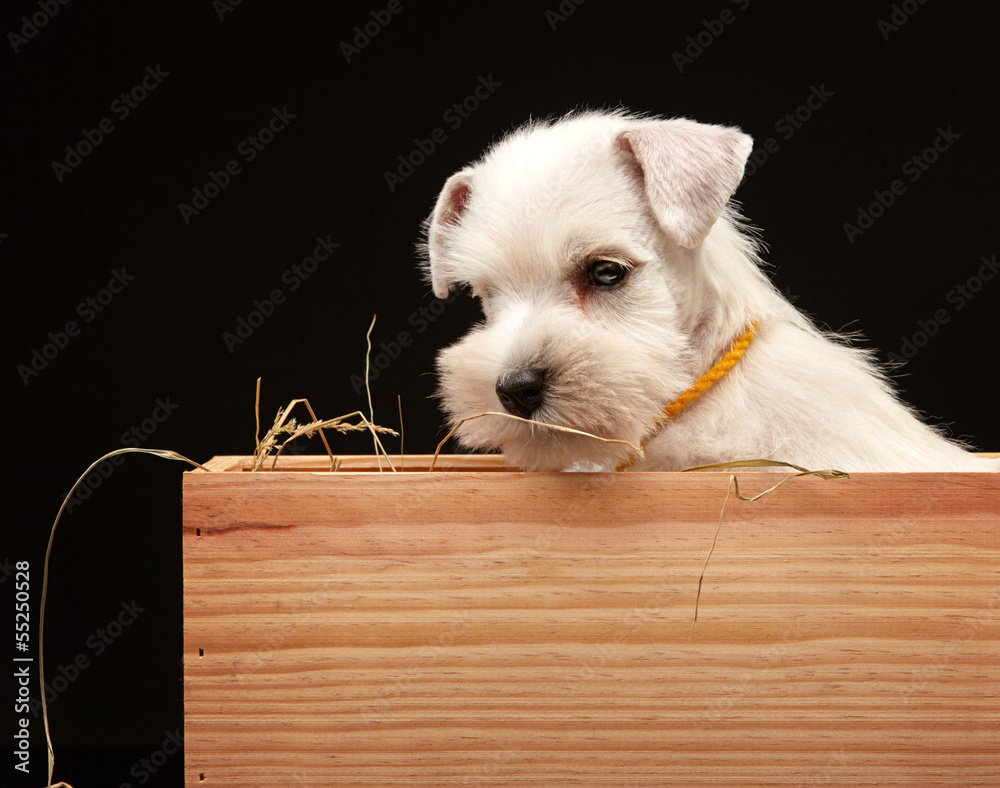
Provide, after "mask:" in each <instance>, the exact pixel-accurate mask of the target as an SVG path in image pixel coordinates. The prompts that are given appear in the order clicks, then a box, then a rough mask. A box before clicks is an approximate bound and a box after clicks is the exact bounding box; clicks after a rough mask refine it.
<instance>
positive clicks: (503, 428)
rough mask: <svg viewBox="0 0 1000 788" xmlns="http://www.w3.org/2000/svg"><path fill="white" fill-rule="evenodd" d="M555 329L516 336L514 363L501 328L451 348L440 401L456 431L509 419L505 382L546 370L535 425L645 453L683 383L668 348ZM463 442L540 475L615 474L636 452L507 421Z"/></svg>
mask: <svg viewBox="0 0 1000 788" xmlns="http://www.w3.org/2000/svg"><path fill="white" fill-rule="evenodd" d="M549 329H550V330H549V331H547V332H544V333H542V334H541V335H537V336H534V337H532V338H533V339H534V340H535V341H533V342H527V343H525V342H524V340H525V337H524V336H523V335H521V336H516V337H514V338H513V346H514V347H519V348H520V351H519V352H516V353H515V354H514V356H513V357H512V356H510V355H509V353H510V348H511V347H512V337H511V335H510V333H509V331H507V330H506V329H504V328H502V327H480V328H478V329H476V330H474V331H473V332H472V333H471V334H469V335H468V336H466V337H465V338H464V339H463V340H461V341H460V342H458V343H457V344H455V345H452V346H451V347H449V348H446V349H445V350H443V351H442V352H441V354H440V355H439V357H438V371H439V378H440V381H441V388H440V396H441V398H442V402H443V406H444V408H445V410H446V412H447V413H448V416H449V420H450V422H451V424H452V425H454V424H457V423H458V422H459V421H461V420H462V419H465V418H468V417H469V416H474V415H477V414H479V413H485V412H487V411H496V412H500V413H503V412H504V408H503V406H502V405H501V404H500V402H499V400H498V398H497V395H496V391H495V387H496V381H497V378H498V377H499V376H500V375H502V374H504V373H505V372H509V371H510V370H511V369H512V368H516V367H517V366H519V365H521V366H524V365H529V364H530V365H535V366H540V367H542V368H544V369H546V388H545V401H544V404H543V405H542V406H541V407H540V408H539V409H538V410H536V411H535V412H534V413H533V414H532V419H531V420H532V421H533V422H547V423H550V424H555V425H559V426H563V427H569V428H571V429H574V430H580V431H582V432H587V433H590V434H592V435H597V436H599V437H601V438H607V439H613V440H624V441H629V442H630V443H633V444H636V445H638V444H639V443H640V442H641V441H642V440H643V438H645V437H647V435H648V432H649V430H650V428H651V426H652V425H653V424H654V423H655V421H656V419H657V418H658V416H659V415H660V413H661V412H662V408H663V405H664V404H665V402H666V401H667V400H668V399H669V398H670V397H671V396H673V394H675V393H677V392H675V391H673V390H672V389H673V387H672V386H671V385H670V384H669V383H668V381H670V380H679V379H682V376H681V374H680V371H681V368H682V363H681V360H680V356H679V354H678V353H676V352H671V351H670V350H669V347H670V345H671V343H670V342H669V341H667V338H666V337H651V336H649V335H648V334H645V335H643V336H642V337H641V338H640V337H639V336H635V337H629V336H622V335H620V334H619V335H615V336H613V337H612V336H610V335H609V334H608V333H607V332H606V331H599V330H594V329H589V328H588V327H587V326H584V327H583V328H581V327H580V326H579V325H574V326H573V330H566V327H565V326H560V325H558V324H557V325H555V326H551V325H550V327H549ZM557 337H558V339H557ZM658 340H659V341H658ZM512 358H513V360H511V359H512ZM648 370H657V371H658V374H651V373H650V372H649V371H648ZM664 372H665V373H666V374H664ZM456 437H457V438H458V439H459V441H460V443H461V444H462V445H463V446H465V447H467V448H470V449H474V450H486V451H490V450H494V449H500V450H501V451H502V452H503V453H504V455H505V457H506V458H507V460H508V462H510V463H511V464H512V465H514V466H517V467H519V468H524V469H526V470H532V471H555V470H563V469H566V468H569V467H571V466H575V465H576V466H578V465H580V464H585V465H591V466H600V467H603V468H612V467H614V466H615V465H616V464H617V463H618V462H619V461H620V460H622V459H624V458H626V457H628V456H630V455H631V452H632V450H631V449H630V448H629V447H628V446H625V445H623V444H620V443H606V442H604V441H600V440H595V439H594V438H589V437H586V436H582V435H574V434H569V433H565V432H562V431H559V430H552V429H549V428H547V427H544V426H540V425H539V424H536V423H525V422H522V421H518V420H515V419H509V418H504V417H501V416H486V417H483V418H480V419H474V420H471V421H466V422H465V423H464V424H462V426H461V427H460V428H459V429H458V432H457V433H456Z"/></svg>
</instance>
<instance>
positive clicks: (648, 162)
mask: <svg viewBox="0 0 1000 788" xmlns="http://www.w3.org/2000/svg"><path fill="white" fill-rule="evenodd" d="M618 146H619V148H620V149H621V150H623V151H625V152H626V153H628V154H629V155H631V156H632V157H633V158H634V161H635V163H636V164H637V165H638V167H639V170H640V171H641V173H642V178H643V181H644V183H645V186H646V196H647V197H648V198H649V202H650V204H651V205H652V208H653V213H654V215H655V216H656V218H657V220H658V221H659V222H660V225H661V226H662V227H663V229H664V230H665V231H666V232H667V233H668V234H669V235H670V236H671V237H672V238H673V239H674V240H675V241H677V243H679V244H680V245H681V246H683V247H685V248H687V249H693V248H694V247H696V246H698V244H700V243H701V242H702V241H703V240H704V239H705V236H706V235H708V231H709V230H711V229H712V225H713V224H715V220H716V219H718V218H719V214H721V213H722V209H723V208H724V207H725V205H726V202H727V201H728V200H729V198H730V197H732V196H733V192H735V191H736V187H737V186H739V183H740V181H741V180H742V179H743V167H744V165H746V161H747V158H748V157H749V156H750V151H751V150H752V149H753V140H752V139H751V138H750V137H749V136H748V135H746V134H744V133H743V132H742V131H740V130H739V129H734V128H727V127H725V126H710V125H707V124H704V123H695V122H694V121H691V120H685V119H676V120H658V121H657V120H651V121H640V122H638V123H637V124H636V125H635V126H634V127H633V128H631V129H629V130H628V131H623V132H621V134H619V135H618Z"/></svg>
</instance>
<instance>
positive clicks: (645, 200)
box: [425, 113, 752, 470]
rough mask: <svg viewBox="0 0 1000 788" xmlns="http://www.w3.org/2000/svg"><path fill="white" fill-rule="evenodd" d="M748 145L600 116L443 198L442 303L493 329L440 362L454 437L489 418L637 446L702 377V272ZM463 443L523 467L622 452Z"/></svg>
mask: <svg viewBox="0 0 1000 788" xmlns="http://www.w3.org/2000/svg"><path fill="white" fill-rule="evenodd" d="M751 145H752V143H751V140H750V138H749V137H747V136H746V135H745V134H742V133H741V132H739V131H738V130H735V129H729V128H723V127H719V126H707V125H702V124H698V123H694V122H692V121H688V120H651V119H642V118H636V117H631V116H627V115H624V114H620V113H611V114H608V113H586V114H579V115H574V116H570V117H568V118H566V119H563V120H561V121H558V122H556V123H552V124H529V125H528V126H526V127H524V128H522V129H520V130H518V131H516V132H514V133H513V134H511V135H510V136H508V137H507V138H505V139H504V140H502V141H501V142H500V143H498V144H497V145H496V146H494V147H493V148H492V149H491V150H490V151H488V152H487V154H486V155H485V156H484V157H483V158H482V159H481V160H480V161H478V162H476V163H475V164H473V165H471V166H470V167H468V168H466V169H464V170H461V171H460V172H458V173H456V174H455V175H453V176H452V177H451V178H450V179H449V180H448V182H447V183H446V184H445V187H444V189H443V190H442V192H441V194H440V196H439V198H438V201H437V205H436V206H435V208H434V212H433V214H432V215H431V217H430V218H429V219H428V221H427V224H426V227H425V231H426V236H427V253H428V262H427V271H428V274H429V278H430V280H431V283H432V286H433V289H434V293H435V295H437V296H438V297H439V298H444V297H446V296H447V295H448V293H449V291H450V290H451V288H452V286H453V285H456V284H465V285H468V286H469V287H470V288H471V291H472V294H473V295H474V296H476V297H477V298H479V299H480V301H481V304H482V308H483V314H484V316H485V320H484V321H483V322H482V323H480V324H479V325H477V326H476V327H475V328H473V329H472V331H471V332H470V333H469V334H468V335H467V336H466V337H465V338H463V339H462V340H461V341H459V342H458V343H456V344H455V345H452V346H451V347H449V348H446V349H445V350H444V351H442V352H441V354H440V356H439V358H438V371H439V374H440V396H441V398H442V401H443V404H444V407H445V409H446V410H447V412H448V415H449V418H450V420H451V421H452V423H455V422H457V421H459V420H460V419H463V418H465V417H468V416H473V415H476V414H478V413H482V412H484V411H506V412H509V413H512V414H514V415H517V416H521V417H523V418H528V419H531V420H533V421H544V422H549V423H554V424H559V425H563V426H567V427H572V428H574V429H577V430H582V431H585V432H590V433H593V434H596V435H600V436H603V437H607V438H619V439H623V440H628V441H631V442H633V443H639V442H640V441H641V440H642V439H643V438H645V437H646V436H647V433H648V431H649V429H650V427H651V425H652V424H653V423H654V422H655V421H656V419H657V417H658V416H659V414H660V412H661V411H662V408H663V406H664V405H665V404H666V403H667V402H669V401H670V400H671V399H673V397H675V396H676V395H677V394H679V393H680V392H682V391H684V390H685V389H686V388H687V387H688V386H689V385H690V382H691V380H692V375H693V377H695V378H696V377H697V374H700V372H699V373H697V374H695V373H694V368H695V364H696V362H695V356H696V355H697V353H696V351H695V348H694V347H693V344H692V331H693V329H694V326H695V324H696V323H697V322H698V319H699V318H698V315H697V314H696V313H697V311H698V309H697V307H696V302H697V300H698V295H697V294H696V293H695V292H694V290H695V286H694V277H693V276H692V274H691V271H692V268H693V267H694V266H696V265H697V257H698V254H699V250H700V247H701V245H702V244H703V242H704V241H705V239H706V236H708V235H709V233H710V231H711V230H712V228H713V225H715V224H716V222H717V220H718V219H719V217H720V215H722V214H723V212H724V210H725V207H726V203H727V202H728V200H729V198H730V197H731V196H732V194H733V192H734V191H735V189H736V186H737V185H738V184H739V182H740V179H741V178H742V176H743V167H744V164H745V162H746V159H747V156H748V155H749V153H750V150H751ZM458 437H459V438H460V440H461V441H462V442H463V443H464V444H465V445H467V446H470V447H473V448H478V449H492V448H497V447H499V448H500V449H502V450H503V452H504V454H505V455H506V457H507V459H508V460H509V461H510V462H511V463H512V464H514V465H516V466H519V467H522V468H527V469H532V470H557V469H563V468H566V467H569V466H572V465H574V464H589V465H598V466H603V467H607V466H609V465H613V464H614V463H615V462H616V461H617V460H619V459H621V458H622V457H623V456H625V455H626V454H627V453H628V450H627V448H625V447H622V446H621V445H620V444H607V443H603V442H600V441H595V440H593V439H590V438H585V437H581V436H575V435H570V434H567V433H563V432H557V431H553V430H549V429H546V428H542V427H537V426H535V425H532V424H525V423H523V422H518V421H515V420H513V419H504V418H499V417H486V418H482V419H478V420H475V421H470V422H467V423H466V424H464V425H463V426H462V428H461V429H460V430H459V433H458Z"/></svg>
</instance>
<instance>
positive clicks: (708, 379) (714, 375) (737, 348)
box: [615, 320, 760, 473]
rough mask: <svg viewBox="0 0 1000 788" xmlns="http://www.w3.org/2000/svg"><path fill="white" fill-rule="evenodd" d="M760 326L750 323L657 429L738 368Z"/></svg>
mask: <svg viewBox="0 0 1000 788" xmlns="http://www.w3.org/2000/svg"><path fill="white" fill-rule="evenodd" d="M759 326H760V321H759V320H754V321H753V322H752V323H750V325H749V326H747V328H746V331H744V332H743V333H742V334H741V335H740V337H739V339H737V340H736V341H735V342H734V343H733V346H732V347H731V348H729V352H727V353H726V355H724V356H723V357H722V358H721V359H719V362H718V363H717V364H716V365H715V366H714V367H712V368H711V369H710V370H709V371H708V372H706V373H705V374H704V375H702V376H701V377H700V378H698V381H697V382H696V383H695V384H694V385H693V386H692V387H691V388H689V389H688V390H687V391H685V392H684V393H683V394H681V395H680V396H678V397H677V399H675V400H674V401H673V402H671V403H670V404H669V405H667V406H666V407H665V408H664V409H663V415H662V416H660V418H658V419H657V420H656V424H655V428H659V427H662V426H663V425H664V424H666V423H667V422H668V421H669V420H670V419H672V418H673V417H674V416H676V415H677V414H678V413H680V412H681V411H682V410H684V408H686V407H687V406H688V405H690V404H691V403H692V402H694V401H695V400H696V399H698V397H700V396H701V395H702V394H704V393H705V392H706V391H707V390H708V389H709V388H711V387H712V384H714V383H715V382H716V381H718V380H719V379H720V378H722V377H723V376H725V374H726V373H727V372H729V370H731V369H732V368H733V367H734V366H736V362H738V361H739V360H740V359H741V358H742V357H743V354H744V353H746V350H747V348H748V347H750V342H751V341H753V338H754V337H755V336H756V335H757V328H758V327H759ZM641 446H642V449H643V451H645V450H646V441H643V442H642V444H641ZM638 461H639V455H633V456H632V457H631V458H629V459H627V460H622V461H621V462H620V463H618V466H617V467H616V468H615V470H616V471H618V472H619V473H620V472H622V471H627V470H628V469H629V468H631V467H632V466H633V465H635V464H636V463H637V462H638Z"/></svg>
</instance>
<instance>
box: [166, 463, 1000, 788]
mask: <svg viewBox="0 0 1000 788" xmlns="http://www.w3.org/2000/svg"><path fill="white" fill-rule="evenodd" d="M371 462H372V461H371V460H370V459H368V458H347V459H346V460H345V462H344V465H343V467H342V468H341V470H340V471H339V472H338V473H336V474H331V473H325V472H321V469H322V468H323V467H324V466H325V462H324V461H322V460H319V459H317V458H303V457H299V458H289V459H288V460H287V461H283V462H282V464H281V465H279V471H277V472H274V473H264V472H262V473H247V472H246V469H247V460H246V458H233V457H230V458H217V459H216V460H213V461H212V464H211V466H210V467H211V468H212V470H213V472H211V473H207V472H204V471H192V472H190V473H187V474H185V479H184V537H183V543H184V665H185V667H184V691H185V752H186V756H185V757H186V785H187V786H190V787H194V786H199V787H201V786H236V785H240V786H246V785H260V786H298V785H303V786H305V785H309V786H326V785H350V786H448V785H514V786H663V785H679V786H696V785H719V786H736V785H768V786H776V785H812V784H819V785H851V786H858V785H879V786H885V785H955V786H958V785H961V786H973V785H984V786H985V785H992V786H996V785H1000V700H998V690H1000V643H998V639H1000V568H998V567H1000V539H998V534H1000V523H998V520H1000V474H858V475H855V476H853V477H852V478H851V479H849V480H842V481H825V480H822V479H818V478H815V477H803V478H798V479H793V480H792V481H790V482H789V483H787V484H786V485H784V486H783V487H781V488H780V489H778V490H777V491H775V492H774V493H772V494H771V495H769V496H768V497H766V498H763V499H761V500H759V501H757V502H755V503H744V502H740V501H737V500H735V499H730V502H729V505H728V507H727V509H726V513H725V517H724V519H723V521H722V526H721V530H720V532H719V537H718V542H717V544H716V546H715V549H714V553H713V554H712V556H711V560H710V561H709V563H708V567H707V570H706V571H705V575H704V584H703V587H702V591H701V597H700V603H699V609H698V620H697V625H696V626H695V627H694V629H693V631H692V619H693V615H694V611H695V598H696V592H697V586H698V579H699V575H700V574H701V572H702V568H703V566H704V565H705V560H706V557H707V555H708V552H709V548H710V546H711V544H712V538H713V535H714V533H715V530H716V527H717V525H718V522H719V512H720V507H721V506H722V502H723V499H724V498H725V495H726V490H727V484H728V479H729V476H728V474H727V473H701V474H671V473H635V474H533V473H516V472H509V471H505V470H504V468H503V466H502V463H501V462H500V460H499V459H498V458H495V457H447V458H444V464H443V466H442V470H440V471H435V472H434V473H433V474H428V473H426V472H420V471H418V470H417V468H418V466H419V467H421V468H426V464H427V458H426V457H424V458H407V462H408V465H407V469H406V471H405V472H403V473H389V472H386V473H378V472H377V470H376V469H373V468H372V465H371ZM778 476H779V475H776V474H772V473H763V474H758V473H746V474H741V477H740V478H741V482H742V484H741V488H742V490H743V492H744V493H748V492H759V491H761V490H763V489H765V488H766V487H768V486H770V485H771V484H773V483H774V482H775V481H776V480H777V478H778Z"/></svg>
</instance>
